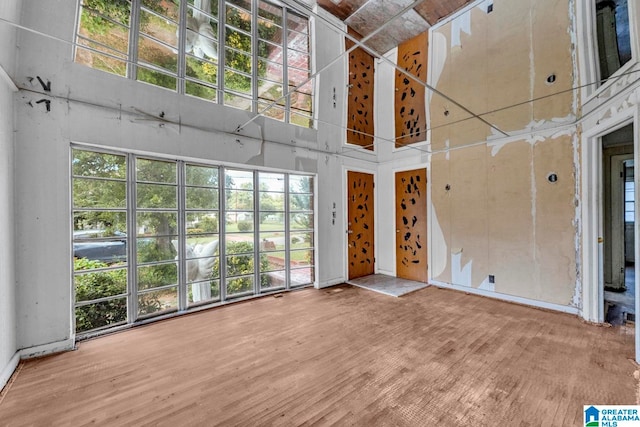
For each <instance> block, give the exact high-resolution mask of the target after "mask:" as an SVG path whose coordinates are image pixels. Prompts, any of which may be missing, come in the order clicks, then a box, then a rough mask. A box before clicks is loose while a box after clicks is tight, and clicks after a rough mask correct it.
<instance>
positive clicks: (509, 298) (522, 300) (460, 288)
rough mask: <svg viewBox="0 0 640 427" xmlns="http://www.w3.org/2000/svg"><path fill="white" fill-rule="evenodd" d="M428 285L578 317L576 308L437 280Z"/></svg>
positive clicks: (578, 313)
mask: <svg viewBox="0 0 640 427" xmlns="http://www.w3.org/2000/svg"><path fill="white" fill-rule="evenodd" d="M429 284H430V285H434V286H437V287H439V288H445V289H454V290H456V291H462V292H468V293H470V294H474V295H481V296H483V297H488V298H494V299H499V300H502V301H508V302H515V303H517V304H523V305H529V306H532V307H536V308H544V309H546V310H553V311H559V312H562V313H568V314H575V315H576V316H579V315H580V311H579V310H578V308H576V307H571V306H568V305H560V304H553V303H550V302H544V301H537V300H533V299H529V298H523V297H517V296H514V295H507V294H501V293H498V292H491V291H485V290H483V289H476V288H468V287H466V286H459V285H452V284H450V283H444V282H438V281H437V280H431V281H429Z"/></svg>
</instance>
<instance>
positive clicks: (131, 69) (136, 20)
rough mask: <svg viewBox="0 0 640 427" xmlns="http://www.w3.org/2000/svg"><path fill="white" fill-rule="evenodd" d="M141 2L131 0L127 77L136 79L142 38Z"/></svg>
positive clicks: (139, 0)
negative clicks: (139, 46)
mask: <svg viewBox="0 0 640 427" xmlns="http://www.w3.org/2000/svg"><path fill="white" fill-rule="evenodd" d="M140 2H141V0H132V1H131V17H130V19H129V61H130V62H129V63H128V64H127V77H128V78H130V79H132V80H136V79H137V78H138V43H139V39H140V35H139V29H140Z"/></svg>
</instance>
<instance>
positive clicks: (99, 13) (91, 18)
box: [82, 0, 167, 34]
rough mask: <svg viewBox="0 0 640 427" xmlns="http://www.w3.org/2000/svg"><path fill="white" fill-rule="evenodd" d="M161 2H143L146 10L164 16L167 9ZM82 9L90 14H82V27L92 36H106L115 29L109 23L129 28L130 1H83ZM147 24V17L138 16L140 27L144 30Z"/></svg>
mask: <svg viewBox="0 0 640 427" xmlns="http://www.w3.org/2000/svg"><path fill="white" fill-rule="evenodd" d="M162 3H163V1H162V0H144V1H143V4H144V6H145V7H146V8H148V9H150V10H152V11H154V12H157V13H159V14H163V15H164V14H166V13H167V9H166V8H164V7H163V6H162ZM83 7H84V9H86V10H87V11H90V12H91V13H86V12H85V13H83V14H82V27H83V28H85V29H86V30H87V31H89V32H90V33H92V34H106V33H107V32H108V31H109V30H112V29H114V28H116V27H117V25H116V24H114V23H113V22H111V21H116V22H119V23H121V24H122V25H125V26H129V19H130V17H131V1H130V0H84V1H83ZM147 24H148V17H146V16H145V15H144V14H142V15H141V16H140V26H141V27H142V28H144V27H145V26H146V25H147Z"/></svg>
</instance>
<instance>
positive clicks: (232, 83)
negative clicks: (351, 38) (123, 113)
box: [75, 0, 313, 127]
mask: <svg viewBox="0 0 640 427" xmlns="http://www.w3.org/2000/svg"><path fill="white" fill-rule="evenodd" d="M309 37H310V32H309V19H308V18H306V17H304V16H302V15H299V14H297V13H296V12H294V11H293V10H291V9H290V8H287V7H285V6H283V5H281V4H280V3H278V2H277V0H274V1H266V0H227V1H219V0H109V1H105V0H80V19H79V26H78V31H77V47H76V52H75V61H76V62H78V63H81V64H84V65H87V66H90V67H92V68H96V69H100V70H103V71H107V72H110V73H114V74H117V75H120V76H123V77H128V78H131V79H136V80H138V81H142V82H146V83H149V84H152V85H155V86H160V87H163V88H166V89H170V90H173V91H177V92H179V93H184V94H186V95H190V96H195V97H198V98H202V99H206V100H209V101H212V102H216V103H221V104H224V105H227V106H230V107H234V108H239V109H242V110H246V111H254V112H258V113H262V114H264V115H265V116H267V117H271V118H273V119H276V120H280V121H284V122H287V123H292V124H296V125H299V126H304V127H312V126H313V82H312V81H307V80H308V79H309V78H310V76H311V56H310V51H309V46H310V41H309Z"/></svg>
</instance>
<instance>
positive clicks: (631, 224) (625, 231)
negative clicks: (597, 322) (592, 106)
mask: <svg viewBox="0 0 640 427" xmlns="http://www.w3.org/2000/svg"><path fill="white" fill-rule="evenodd" d="M602 162H603V165H602V171H603V177H602V182H603V196H604V198H603V205H604V206H603V230H602V231H603V238H604V247H603V263H604V265H603V266H604V272H603V273H604V294H603V298H602V301H603V304H604V307H603V313H604V320H605V321H606V322H608V323H610V324H612V325H634V324H635V315H636V310H635V299H636V292H635V261H636V260H635V182H634V177H635V164H634V145H633V125H632V124H630V125H627V126H625V127H623V128H621V129H618V130H617V131H615V132H612V133H609V134H607V135H605V136H603V137H602Z"/></svg>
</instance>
